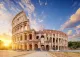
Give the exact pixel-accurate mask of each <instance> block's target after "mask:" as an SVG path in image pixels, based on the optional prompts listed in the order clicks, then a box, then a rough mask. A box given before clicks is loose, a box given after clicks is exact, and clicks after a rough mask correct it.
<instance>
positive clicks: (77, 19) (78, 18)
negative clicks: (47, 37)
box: [60, 8, 80, 30]
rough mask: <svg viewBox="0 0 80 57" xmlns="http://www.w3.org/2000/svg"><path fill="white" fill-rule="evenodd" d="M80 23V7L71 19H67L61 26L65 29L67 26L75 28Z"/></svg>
mask: <svg viewBox="0 0 80 57" xmlns="http://www.w3.org/2000/svg"><path fill="white" fill-rule="evenodd" d="M79 23H80V8H79V9H78V10H77V11H76V13H75V14H73V15H71V17H70V18H69V20H67V21H66V22H65V23H64V24H63V25H62V26H61V28H60V30H64V29H65V28H73V27H75V26H77V25H78V24H79Z"/></svg>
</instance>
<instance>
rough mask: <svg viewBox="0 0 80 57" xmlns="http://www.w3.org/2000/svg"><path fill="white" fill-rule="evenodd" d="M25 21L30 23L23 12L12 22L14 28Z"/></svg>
mask: <svg viewBox="0 0 80 57" xmlns="http://www.w3.org/2000/svg"><path fill="white" fill-rule="evenodd" d="M24 21H29V19H27V16H26V14H25V12H24V11H21V12H20V13H18V14H17V15H16V16H15V17H14V18H13V20H12V27H14V26H16V25H17V24H19V23H21V22H24Z"/></svg>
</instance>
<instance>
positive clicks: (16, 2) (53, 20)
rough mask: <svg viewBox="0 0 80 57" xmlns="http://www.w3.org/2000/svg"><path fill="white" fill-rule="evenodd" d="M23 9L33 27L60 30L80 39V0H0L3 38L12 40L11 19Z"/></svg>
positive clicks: (0, 32)
mask: <svg viewBox="0 0 80 57" xmlns="http://www.w3.org/2000/svg"><path fill="white" fill-rule="evenodd" d="M22 10H23V11H24V12H25V13H26V16H27V18H29V19H30V24H31V28H34V29H35V30H39V29H44V28H45V29H53V30H60V31H63V32H65V33H66V34H68V38H69V40H72V41H74V40H75V41H76V40H78V41H80V36H79V35H80V0H0V39H1V40H2V39H4V40H11V35H12V34H11V31H12V29H11V21H12V19H13V17H14V16H15V15H16V14H17V13H19V12H21V11H22ZM2 36H3V37H2ZM6 36H8V37H6Z"/></svg>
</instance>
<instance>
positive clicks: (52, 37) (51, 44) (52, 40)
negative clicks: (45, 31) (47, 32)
mask: <svg viewBox="0 0 80 57" xmlns="http://www.w3.org/2000/svg"><path fill="white" fill-rule="evenodd" d="M53 38H54V37H53V34H52V39H51V41H52V42H51V48H52V49H53Z"/></svg>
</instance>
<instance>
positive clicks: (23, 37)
mask: <svg viewBox="0 0 80 57" xmlns="http://www.w3.org/2000/svg"><path fill="white" fill-rule="evenodd" d="M22 41H25V34H24V33H23V34H22Z"/></svg>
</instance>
